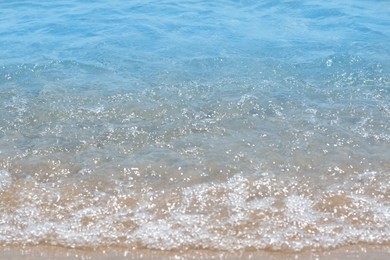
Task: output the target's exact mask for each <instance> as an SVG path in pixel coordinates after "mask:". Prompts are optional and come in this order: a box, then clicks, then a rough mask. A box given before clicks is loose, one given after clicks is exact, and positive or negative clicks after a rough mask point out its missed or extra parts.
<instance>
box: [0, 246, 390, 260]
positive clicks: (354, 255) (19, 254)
mask: <svg viewBox="0 0 390 260" xmlns="http://www.w3.org/2000/svg"><path fill="white" fill-rule="evenodd" d="M0 259H34V260H35V259H107V260H108V259H264V260H271V259H273V260H278V259H370V260H375V259H377V260H385V259H386V260H387V259H390V246H388V245H386V246H372V245H359V246H349V247H343V248H338V249H335V250H327V251H306V252H302V253H281V252H272V251H262V250H256V251H244V252H221V251H209V250H189V251H183V252H180V251H174V252H172V251H168V252H167V251H157V250H146V249H145V250H126V249H121V248H100V249H96V250H80V249H67V248H62V247H55V246H31V247H30V246H29V247H9V246H6V247H1V248H0Z"/></svg>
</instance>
